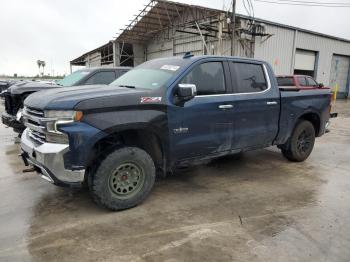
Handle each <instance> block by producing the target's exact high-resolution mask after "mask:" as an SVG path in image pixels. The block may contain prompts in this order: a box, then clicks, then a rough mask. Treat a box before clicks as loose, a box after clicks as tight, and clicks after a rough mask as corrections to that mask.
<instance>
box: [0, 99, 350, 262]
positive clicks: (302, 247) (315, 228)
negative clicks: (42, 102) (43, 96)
mask: <svg viewBox="0 0 350 262" xmlns="http://www.w3.org/2000/svg"><path fill="white" fill-rule="evenodd" d="M1 110H2V108H1ZM1 110H0V111H1ZM337 111H338V112H340V116H339V118H338V119H335V120H333V123H332V132H331V133H329V134H327V135H325V136H323V137H322V138H319V139H318V140H317V142H316V146H315V149H314V152H313V154H312V155H311V157H310V158H309V159H308V160H307V161H306V162H304V163H290V162H287V161H286V160H285V159H284V158H283V157H282V155H281V154H280V153H279V151H278V150H277V149H276V148H269V149H266V150H260V151H257V152H250V153H246V154H245V155H244V156H243V158H241V159H234V158H226V159H222V160H218V161H215V162H213V163H211V164H209V165H205V166H201V167H198V168H195V169H193V170H190V171H186V172H182V173H178V174H175V175H174V176H172V177H168V178H166V179H160V180H158V181H157V183H156V185H155V188H154V190H153V193H152V194H151V196H150V197H149V198H148V199H147V200H146V201H145V202H144V203H143V204H142V205H140V206H138V207H136V208H134V209H130V210H127V211H123V212H118V213H113V212H109V211H106V210H103V209H100V208H98V207H97V206H96V205H95V204H94V203H93V202H92V200H91V198H90V197H89V194H88V192H87V191H86V190H71V189H64V188H59V187H56V186H53V185H51V184H49V183H47V182H46V181H44V180H42V179H41V178H40V177H39V176H37V175H35V174H34V173H25V174H22V172H21V171H22V169H23V168H24V166H23V164H22V163H21V161H20V160H19V158H18V157H17V154H18V152H19V147H18V145H16V144H14V137H15V135H14V133H13V132H12V131H11V129H6V128H5V127H4V126H3V125H2V124H0V141H1V143H0V195H1V201H0V261H97V260H98V261H169V262H170V261H171V262H175V261H317V262H319V261H349V258H350V248H349V247H350V204H349V203H350V101H349V102H347V103H346V102H338V103H337Z"/></svg>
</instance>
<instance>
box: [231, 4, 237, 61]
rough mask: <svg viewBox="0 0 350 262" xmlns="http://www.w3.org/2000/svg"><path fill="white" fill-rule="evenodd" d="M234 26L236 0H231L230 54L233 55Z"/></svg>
mask: <svg viewBox="0 0 350 262" xmlns="http://www.w3.org/2000/svg"><path fill="white" fill-rule="evenodd" d="M235 28H236V0H232V13H231V31H232V32H231V33H232V36H231V56H234V55H235V53H236V52H235V46H236V45H235Z"/></svg>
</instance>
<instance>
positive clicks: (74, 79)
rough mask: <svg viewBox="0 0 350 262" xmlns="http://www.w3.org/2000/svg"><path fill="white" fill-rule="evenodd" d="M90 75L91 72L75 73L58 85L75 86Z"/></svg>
mask: <svg viewBox="0 0 350 262" xmlns="http://www.w3.org/2000/svg"><path fill="white" fill-rule="evenodd" d="M88 74H90V72H89V71H75V72H74V73H72V74H70V75H67V76H66V77H65V78H63V79H62V80H59V81H57V84H58V85H61V86H73V85H75V84H76V83H77V82H78V81H79V80H80V79H82V78H83V77H84V76H86V75H88Z"/></svg>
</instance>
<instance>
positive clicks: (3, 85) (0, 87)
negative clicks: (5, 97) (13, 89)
mask: <svg viewBox="0 0 350 262" xmlns="http://www.w3.org/2000/svg"><path fill="white" fill-rule="evenodd" d="M17 82H19V81H18V80H12V79H9V80H0V93H2V92H3V91H5V90H6V89H7V88H9V87H10V86H12V85H14V84H16V83H17Z"/></svg>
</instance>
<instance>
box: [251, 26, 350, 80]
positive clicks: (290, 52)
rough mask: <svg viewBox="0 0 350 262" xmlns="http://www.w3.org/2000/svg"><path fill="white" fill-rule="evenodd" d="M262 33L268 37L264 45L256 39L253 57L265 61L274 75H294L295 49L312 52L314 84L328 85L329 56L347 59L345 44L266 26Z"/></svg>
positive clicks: (347, 45)
mask: <svg viewBox="0 0 350 262" xmlns="http://www.w3.org/2000/svg"><path fill="white" fill-rule="evenodd" d="M266 32H267V33H269V34H272V36H271V37H270V38H269V39H267V40H266V41H264V39H265V38H261V37H257V38H256V42H255V55H254V57H255V58H258V59H262V60H266V61H268V62H269V63H270V64H271V65H272V67H273V69H274V71H275V73H276V74H292V73H293V72H294V62H295V50H296V49H304V50H310V51H315V52H317V61H316V80H317V81H318V82H320V83H324V84H325V85H329V84H330V72H331V63H332V57H333V54H339V55H347V56H350V43H348V42H345V41H341V40H336V39H332V38H327V37H323V36H318V35H314V34H311V33H307V32H300V31H296V30H294V29H289V28H282V27H280V26H275V25H266Z"/></svg>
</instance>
